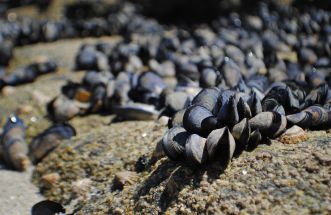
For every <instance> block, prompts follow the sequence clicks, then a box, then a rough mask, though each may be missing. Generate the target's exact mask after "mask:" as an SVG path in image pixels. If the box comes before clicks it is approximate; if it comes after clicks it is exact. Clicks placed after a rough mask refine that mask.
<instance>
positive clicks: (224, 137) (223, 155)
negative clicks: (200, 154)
mask: <svg viewBox="0 0 331 215" xmlns="http://www.w3.org/2000/svg"><path fill="white" fill-rule="evenodd" d="M206 144H207V152H208V157H209V159H210V160H211V161H219V162H221V163H222V164H225V165H227V164H228V162H229V161H230V160H231V158H232V156H233V153H234V151H235V148H236V143H235V140H234V138H233V136H232V134H231V133H230V131H229V129H228V128H227V127H223V128H220V129H216V130H213V131H212V132H211V133H210V134H209V135H208V137H207V142H206Z"/></svg>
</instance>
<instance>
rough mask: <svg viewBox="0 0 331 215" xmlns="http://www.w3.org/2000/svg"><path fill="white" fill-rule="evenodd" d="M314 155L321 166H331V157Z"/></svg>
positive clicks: (316, 153) (317, 153)
mask: <svg viewBox="0 0 331 215" xmlns="http://www.w3.org/2000/svg"><path fill="white" fill-rule="evenodd" d="M313 155H314V156H315V158H316V159H317V160H318V161H319V162H320V164H321V165H324V166H329V165H330V164H331V155H328V154H322V153H319V152H314V153H313Z"/></svg>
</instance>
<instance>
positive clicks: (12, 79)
mask: <svg viewBox="0 0 331 215" xmlns="http://www.w3.org/2000/svg"><path fill="white" fill-rule="evenodd" d="M56 69H57V64H56V62H55V61H53V60H50V59H47V58H43V57H40V58H39V59H38V60H37V61H36V62H34V63H31V64H29V65H26V66H24V67H20V68H16V69H14V70H13V71H12V72H11V73H10V74H9V75H7V76H6V74H5V70H1V69H0V89H2V88H3V87H5V86H17V85H20V84H26V83H30V82H33V81H35V80H36V79H37V78H38V76H40V75H44V74H47V73H51V72H55V71H56Z"/></svg>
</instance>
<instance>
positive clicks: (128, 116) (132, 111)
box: [113, 103, 159, 120]
mask: <svg viewBox="0 0 331 215" xmlns="http://www.w3.org/2000/svg"><path fill="white" fill-rule="evenodd" d="M113 111H114V113H115V114H116V117H117V118H118V120H155V119H156V118H157V117H158V116H159V111H157V110H156V109H155V107H154V106H153V105H148V104H143V103H127V104H123V105H118V106H114V107H113Z"/></svg>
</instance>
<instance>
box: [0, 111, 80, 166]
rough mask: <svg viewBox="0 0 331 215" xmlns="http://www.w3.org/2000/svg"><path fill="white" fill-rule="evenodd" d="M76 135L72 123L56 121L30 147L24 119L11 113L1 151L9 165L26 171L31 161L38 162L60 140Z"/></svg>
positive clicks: (4, 129)
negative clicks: (26, 136) (26, 138)
mask: <svg viewBox="0 0 331 215" xmlns="http://www.w3.org/2000/svg"><path fill="white" fill-rule="evenodd" d="M75 135H76V131H75V129H74V128H73V127H72V126H71V125H70V124H68V123H56V124H54V125H52V126H50V127H49V128H47V129H46V130H44V131H43V132H42V133H41V134H39V135H37V136H36V137H35V138H34V139H33V140H32V142H31V143H30V145H29V147H28V145H27V143H26V141H25V126H24V122H23V120H22V119H20V118H19V117H18V116H16V115H11V116H10V117H9V118H8V120H7V122H6V124H5V125H4V127H3V133H2V134H1V147H0V149H1V150H0V151H1V154H2V158H3V160H4V161H5V163H6V165H7V166H8V167H10V168H13V169H15V170H19V171H24V170H26V169H27V168H28V166H29V165H30V163H31V162H32V163H33V164H37V163H38V162H40V161H41V160H42V159H43V158H44V157H45V156H47V155H48V154H49V153H50V152H51V151H52V150H54V149H55V148H56V146H57V145H58V143H59V141H60V140H64V139H70V138H71V137H72V136H75Z"/></svg>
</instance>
